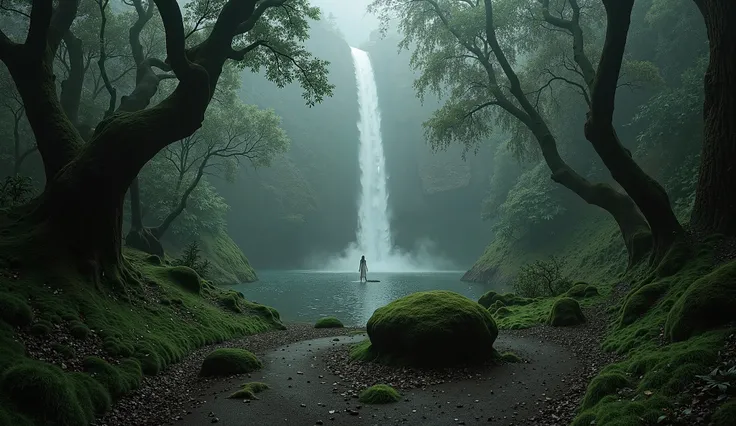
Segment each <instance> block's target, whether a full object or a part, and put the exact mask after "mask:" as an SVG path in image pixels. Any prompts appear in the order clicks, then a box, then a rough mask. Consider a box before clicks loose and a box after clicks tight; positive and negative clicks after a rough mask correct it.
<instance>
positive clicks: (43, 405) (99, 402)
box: [0, 362, 110, 426]
mask: <svg viewBox="0 0 736 426" xmlns="http://www.w3.org/2000/svg"><path fill="white" fill-rule="evenodd" d="M0 388H1V389H2V391H3V393H4V394H5V395H6V397H7V398H8V399H9V400H10V401H12V402H13V404H14V405H15V406H16V407H17V408H18V410H19V411H20V412H21V413H23V414H25V415H27V416H28V417H30V418H33V419H36V420H37V424H53V425H58V426H78V425H86V424H89V423H90V422H92V421H93V420H94V419H95V415H98V414H101V413H103V412H104V411H105V410H107V409H108V408H109V407H110V397H109V395H108V393H107V391H106V390H105V389H104V388H103V387H102V385H100V384H99V383H98V382H97V381H95V380H94V379H92V378H91V377H90V376H89V375H86V374H84V373H71V374H68V373H65V372H64V371H62V370H61V369H60V368H58V367H56V366H53V365H50V364H45V363H40V362H24V363H20V364H18V365H16V366H14V367H11V368H9V369H8V370H7V371H5V373H4V374H3V375H2V379H0Z"/></svg>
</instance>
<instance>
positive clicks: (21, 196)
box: [0, 176, 35, 208]
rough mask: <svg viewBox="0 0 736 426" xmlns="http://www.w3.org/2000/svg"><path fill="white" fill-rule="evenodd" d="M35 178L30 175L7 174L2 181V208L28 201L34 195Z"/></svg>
mask: <svg viewBox="0 0 736 426" xmlns="http://www.w3.org/2000/svg"><path fill="white" fill-rule="evenodd" d="M34 192H35V188H34V187H33V180H32V179H31V178H30V177H28V176H7V177H5V180H3V181H2V182H0V208H6V207H14V206H19V205H21V204H25V203H27V202H28V201H29V200H30V199H31V198H32V197H33V195H34Z"/></svg>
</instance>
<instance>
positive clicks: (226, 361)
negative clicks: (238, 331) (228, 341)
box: [199, 348, 263, 376]
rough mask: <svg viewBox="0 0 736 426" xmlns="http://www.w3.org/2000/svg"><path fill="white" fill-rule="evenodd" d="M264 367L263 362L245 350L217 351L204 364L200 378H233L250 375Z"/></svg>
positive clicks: (229, 349) (225, 349)
mask: <svg viewBox="0 0 736 426" xmlns="http://www.w3.org/2000/svg"><path fill="white" fill-rule="evenodd" d="M262 367H263V363H261V360H259V359H258V358H256V356H255V355H253V354H252V353H251V352H249V351H246V350H245V349H234V348H223V349H215V350H214V351H212V352H210V354H209V355H207V357H206V358H205V359H204V361H203V362H202V368H201V370H199V375H200V376H232V375H234V374H243V373H250V372H253V371H256V370H259V369H261V368H262Z"/></svg>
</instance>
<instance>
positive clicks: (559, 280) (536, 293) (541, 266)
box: [514, 256, 584, 297]
mask: <svg viewBox="0 0 736 426" xmlns="http://www.w3.org/2000/svg"><path fill="white" fill-rule="evenodd" d="M564 267H565V261H564V259H562V258H560V257H557V256H551V257H550V258H549V259H548V260H537V261H536V262H534V263H530V264H526V265H524V266H522V267H521V270H519V273H518V275H516V279H515V280H514V291H515V292H516V293H518V294H520V295H522V296H524V297H541V296H558V295H560V294H562V293H564V292H566V291H567V290H569V289H570V287H572V282H571V281H570V280H569V279H567V278H566V277H565V276H564V275H563V273H562V271H563V269H564ZM583 291H584V290H583Z"/></svg>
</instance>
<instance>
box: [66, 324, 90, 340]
mask: <svg viewBox="0 0 736 426" xmlns="http://www.w3.org/2000/svg"><path fill="white" fill-rule="evenodd" d="M89 332H90V330H89V327H87V325H86V324H84V323H83V322H81V321H72V323H71V324H69V334H71V335H72V337H74V338H76V339H80V340H84V339H86V338H87V336H89Z"/></svg>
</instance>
